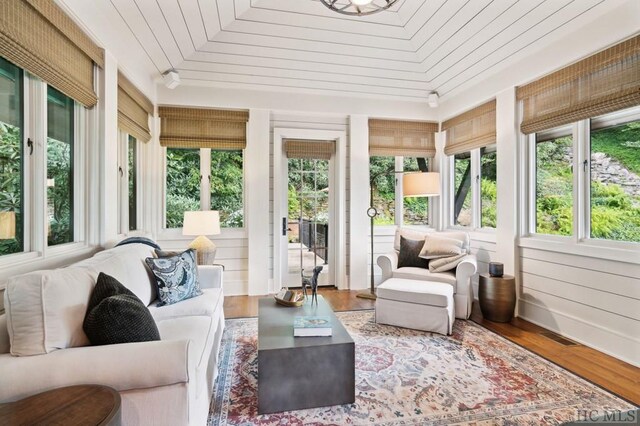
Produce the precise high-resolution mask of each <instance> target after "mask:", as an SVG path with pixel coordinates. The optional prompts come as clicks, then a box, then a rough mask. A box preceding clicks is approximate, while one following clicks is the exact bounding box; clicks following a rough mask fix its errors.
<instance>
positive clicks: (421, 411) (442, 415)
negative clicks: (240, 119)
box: [209, 311, 635, 426]
mask: <svg viewBox="0 0 640 426" xmlns="http://www.w3.org/2000/svg"><path fill="white" fill-rule="evenodd" d="M336 315H337V316H338V318H339V319H340V321H342V323H343V324H344V326H345V327H346V329H347V330H348V331H349V333H350V334H351V336H352V337H353V340H354V341H355V344H356V346H355V347H356V402H355V403H354V404H349V405H339V406H333V407H324V408H315V409H308V410H299V411H290V412H284V413H278V414H268V415H258V414H257V389H256V383H257V377H258V361H257V335H258V320H257V319H255V318H252V319H239V320H227V322H226V330H225V332H224V336H223V343H222V347H221V360H220V373H219V376H218V379H217V380H216V383H215V388H214V397H213V399H212V401H211V407H210V414H209V425H211V426H218V425H431V424H434V425H439V424H469V423H470V424H476V425H480V424H482V425H485V424H486V425H496V424H502V425H521V424H524V425H540V424H550V425H555V424H560V423H563V422H566V421H570V420H576V419H579V418H580V413H581V412H583V411H581V410H588V411H589V412H592V410H598V411H597V412H599V413H600V414H603V413H604V412H605V410H606V411H607V412H611V411H613V412H616V411H617V410H624V411H626V410H630V409H633V408H635V407H634V406H633V405H631V404H629V403H628V402H625V401H624V400H622V399H620V398H618V397H616V396H614V395H613V394H611V393H608V392H606V391H604V390H602V389H601V388H599V387H598V386H595V385H593V384H591V383H589V382H587V381H585V380H583V379H581V378H579V377H577V376H575V375H574V374H572V373H570V372H568V371H566V370H564V369H562V368H560V367H558V366H556V365H555V364H552V363H550V362H548V361H546V360H544V359H543V358H541V357H539V356H538V355H535V354H533V353H532V352H529V351H528V350H526V349H524V348H522V347H520V346H518V345H516V344H514V343H512V342H509V341H508V340H506V339H504V338H502V337H501V336H498V335H497V334H494V333H493V332H491V331H489V330H487V329H485V328H483V327H481V326H480V325H478V324H475V323H473V322H471V321H459V320H458V321H456V323H455V326H454V330H453V335H452V336H442V335H439V334H433V333H425V332H420V331H414V330H407V329H403V328H397V327H390V326H383V325H378V324H375V323H374V322H373V311H358V312H341V313H337V314H336Z"/></svg>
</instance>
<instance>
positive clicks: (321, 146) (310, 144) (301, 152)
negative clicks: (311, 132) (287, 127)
mask: <svg viewBox="0 0 640 426" xmlns="http://www.w3.org/2000/svg"><path fill="white" fill-rule="evenodd" d="M284 152H285V153H286V154H287V157H288V158H307V159H315V160H330V159H331V156H332V155H333V154H334V153H335V152H336V142H335V141H318V140H299V139H286V140H285V141H284Z"/></svg>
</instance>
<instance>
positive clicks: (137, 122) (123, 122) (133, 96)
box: [118, 73, 153, 142]
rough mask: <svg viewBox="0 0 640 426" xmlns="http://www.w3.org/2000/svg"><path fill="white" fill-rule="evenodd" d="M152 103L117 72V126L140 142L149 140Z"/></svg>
mask: <svg viewBox="0 0 640 426" xmlns="http://www.w3.org/2000/svg"><path fill="white" fill-rule="evenodd" d="M149 114H153V104H152V103H151V101H150V100H149V99H148V98H147V97H146V96H145V95H144V94H143V93H142V92H141V91H140V90H138V88H136V87H135V86H134V85H133V83H131V82H130V81H129V80H128V79H127V78H126V77H125V76H124V75H122V74H121V73H118V127H119V128H120V130H122V131H124V132H126V133H128V134H129V135H131V136H133V137H134V138H136V139H137V140H139V141H141V142H149V140H150V139H151V131H150V130H149Z"/></svg>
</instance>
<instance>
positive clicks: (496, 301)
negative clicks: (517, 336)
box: [478, 274, 516, 322]
mask: <svg viewBox="0 0 640 426" xmlns="http://www.w3.org/2000/svg"><path fill="white" fill-rule="evenodd" d="M478 299H479V300H480V310H481V311H482V316H483V317H484V318H486V319H488V320H489V321H495V322H509V321H511V319H512V318H513V311H514V309H515V307H516V280H515V278H514V277H513V276H511V275H503V276H501V277H492V276H490V275H489V274H480V278H479V282H478Z"/></svg>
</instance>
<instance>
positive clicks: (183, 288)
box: [145, 249, 202, 306]
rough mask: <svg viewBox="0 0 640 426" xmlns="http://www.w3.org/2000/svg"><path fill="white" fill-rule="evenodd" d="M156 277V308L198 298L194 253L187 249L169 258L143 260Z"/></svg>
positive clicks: (198, 287)
mask: <svg viewBox="0 0 640 426" xmlns="http://www.w3.org/2000/svg"><path fill="white" fill-rule="evenodd" d="M145 261H146V262H147V265H149V268H150V269H151V271H152V272H153V275H155V277H156V284H157V286H158V299H159V302H158V306H164V305H171V304H174V303H178V302H180V301H181V300H186V299H190V298H192V297H196V296H200V295H201V294H202V291H201V290H200V283H199V282H198V269H197V268H196V252H195V250H193V249H189V250H187V251H185V252H183V253H180V254H178V255H176V256H171V257H162V258H158V259H156V258H154V257H148V258H146V259H145Z"/></svg>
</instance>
